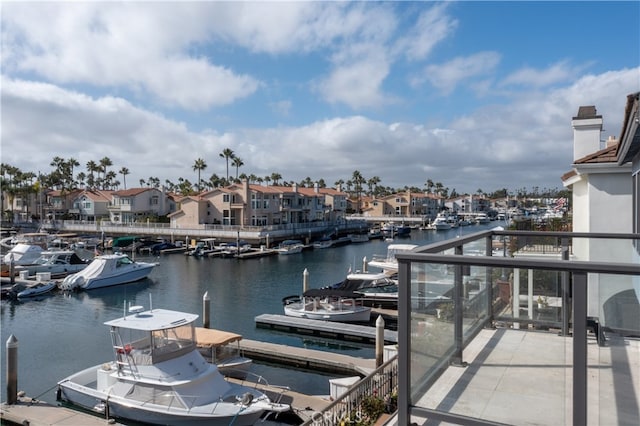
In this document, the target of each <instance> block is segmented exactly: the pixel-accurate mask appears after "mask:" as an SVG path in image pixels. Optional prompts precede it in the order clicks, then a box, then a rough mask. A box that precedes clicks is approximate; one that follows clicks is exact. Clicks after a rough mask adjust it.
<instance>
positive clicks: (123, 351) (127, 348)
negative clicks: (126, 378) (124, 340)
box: [118, 344, 132, 355]
mask: <svg viewBox="0 0 640 426" xmlns="http://www.w3.org/2000/svg"><path fill="white" fill-rule="evenodd" d="M131 349H132V348H131V345H129V344H127V345H124V348H118V353H119V354H127V355H129V352H131Z"/></svg>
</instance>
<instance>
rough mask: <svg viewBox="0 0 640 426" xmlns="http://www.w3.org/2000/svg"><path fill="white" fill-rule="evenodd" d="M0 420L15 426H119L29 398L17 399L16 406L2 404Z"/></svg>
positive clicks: (100, 418)
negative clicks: (15, 425)
mask: <svg viewBox="0 0 640 426" xmlns="http://www.w3.org/2000/svg"><path fill="white" fill-rule="evenodd" d="M0 419H1V420H2V424H5V422H8V423H12V424H17V425H30V426H41V425H42V426H43V425H52V426H78V425H82V426H104V425H121V423H116V422H114V421H113V419H107V418H104V417H98V416H94V415H92V414H89V413H83V412H80V411H76V410H72V409H71V408H66V407H61V406H57V405H51V404H48V403H46V402H43V401H38V400H35V399H32V398H29V397H25V396H22V397H19V398H18V402H17V403H16V404H11V405H9V404H6V403H2V405H0Z"/></svg>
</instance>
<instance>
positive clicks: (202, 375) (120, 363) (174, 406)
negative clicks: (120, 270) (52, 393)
mask: <svg viewBox="0 0 640 426" xmlns="http://www.w3.org/2000/svg"><path fill="white" fill-rule="evenodd" d="M197 318H198V315H195V314H189V313H183V312H178V311H171V310H164V309H149V310H147V311H143V307H142V306H132V307H130V309H129V314H128V315H124V316H123V317H121V318H117V319H114V320H111V321H107V322H105V325H106V326H108V327H109V330H110V331H109V333H110V336H111V344H112V349H113V352H112V356H113V359H112V360H111V361H107V362H104V363H101V364H98V365H95V366H93V367H89V368H86V369H84V370H82V371H79V372H77V373H75V374H72V375H71V376H69V377H66V378H65V379H63V380H61V381H60V382H58V393H57V396H58V400H63V401H67V402H70V403H71V404H74V405H77V406H79V407H82V408H84V409H88V410H91V411H94V412H97V413H101V414H102V415H104V416H108V417H115V418H120V419H124V420H130V421H134V422H142V423H145V424H158V425H167V424H170V425H176V426H182V425H207V426H212V425H213V426H221V425H231V424H233V425H253V424H254V423H256V422H258V421H259V420H260V418H261V417H262V416H263V415H264V414H265V413H267V412H272V413H282V412H285V411H289V410H290V406H289V405H287V404H279V403H276V402H272V401H271V400H270V399H269V397H268V396H267V395H266V394H264V393H263V392H261V391H259V390H258V389H257V387H255V386H251V387H249V386H245V385H242V384H239V383H235V382H231V381H229V380H227V379H225V377H224V376H223V375H222V374H221V373H220V371H219V370H218V367H217V366H216V365H214V364H209V363H208V362H207V361H206V360H205V359H204V358H203V357H202V355H201V354H200V352H199V351H198V349H197V347H196V337H195V336H196V333H195V326H194V323H195V320H196V319H197Z"/></svg>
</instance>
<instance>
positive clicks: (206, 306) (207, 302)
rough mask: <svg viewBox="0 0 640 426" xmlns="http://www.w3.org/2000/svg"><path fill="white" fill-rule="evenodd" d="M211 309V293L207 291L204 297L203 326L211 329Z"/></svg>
mask: <svg viewBox="0 0 640 426" xmlns="http://www.w3.org/2000/svg"><path fill="white" fill-rule="evenodd" d="M210 307H211V299H210V298H209V292H208V291H205V292H204V296H202V326H203V327H204V328H209V326H210V324H211V321H210V318H209V310H210Z"/></svg>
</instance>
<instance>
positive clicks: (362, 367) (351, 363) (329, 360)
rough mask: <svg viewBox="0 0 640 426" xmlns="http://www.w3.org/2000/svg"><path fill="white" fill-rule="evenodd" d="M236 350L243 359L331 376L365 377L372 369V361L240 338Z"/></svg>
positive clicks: (373, 362) (374, 366) (373, 361)
mask: <svg viewBox="0 0 640 426" xmlns="http://www.w3.org/2000/svg"><path fill="white" fill-rule="evenodd" d="M240 348H241V349H242V350H243V352H244V354H245V356H247V357H248V358H251V359H253V360H256V361H266V362H272V363H277V364H285V365H291V366H294V367H297V368H304V369H308V370H315V371H323V372H329V373H334V374H346V375H354V374H361V375H367V374H369V373H370V372H372V371H373V370H375V368H376V361H375V359H365V358H357V357H353V356H349V355H342V354H336V353H333V352H326V351H319V350H315V349H306V348H296V347H292V346H283V345H278V344H275V343H268V342H259V341H256V340H247V339H242V340H241V341H240Z"/></svg>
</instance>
